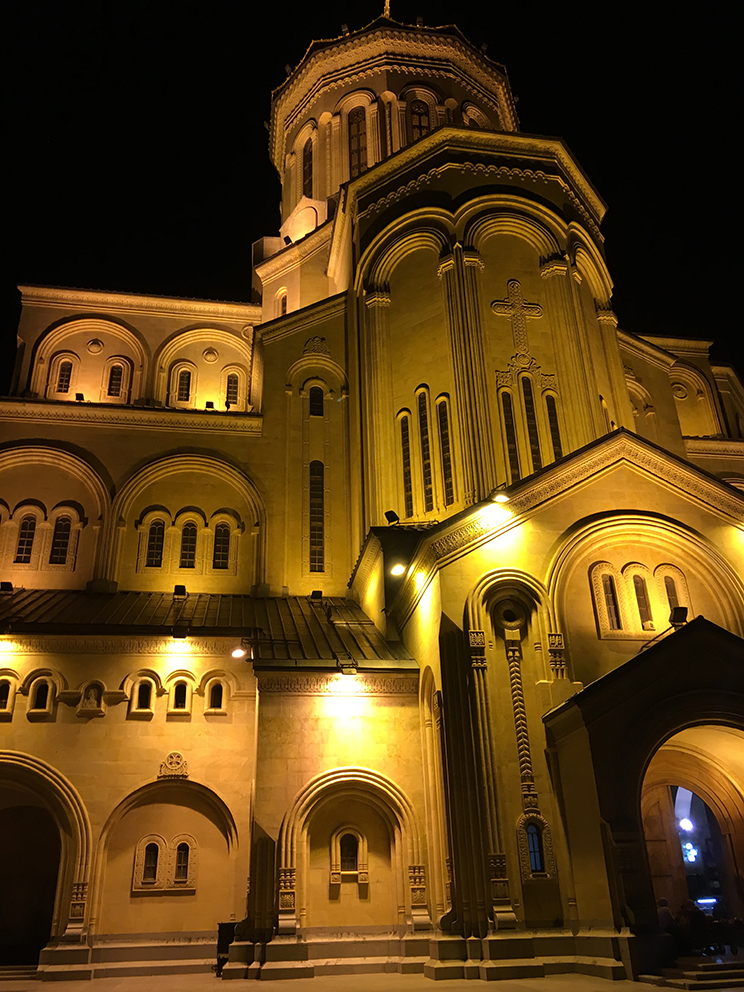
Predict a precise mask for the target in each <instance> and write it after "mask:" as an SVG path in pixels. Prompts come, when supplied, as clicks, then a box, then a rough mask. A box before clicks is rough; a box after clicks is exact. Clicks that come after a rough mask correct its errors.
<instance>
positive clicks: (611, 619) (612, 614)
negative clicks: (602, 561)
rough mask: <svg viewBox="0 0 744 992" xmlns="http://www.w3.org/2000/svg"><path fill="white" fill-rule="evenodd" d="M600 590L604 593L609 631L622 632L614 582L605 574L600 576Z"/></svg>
mask: <svg viewBox="0 0 744 992" xmlns="http://www.w3.org/2000/svg"><path fill="white" fill-rule="evenodd" d="M602 589H603V591H604V598H605V607H606V608H607V622H608V623H609V625H610V630H622V624H621V623H620V609H619V607H618V604H617V590H616V589H615V580H614V578H613V577H612V576H611V575H609V574H607V573H605V574H604V575H603V576H602Z"/></svg>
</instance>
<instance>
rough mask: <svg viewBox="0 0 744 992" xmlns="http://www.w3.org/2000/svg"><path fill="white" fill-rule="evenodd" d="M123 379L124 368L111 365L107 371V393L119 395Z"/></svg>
mask: <svg viewBox="0 0 744 992" xmlns="http://www.w3.org/2000/svg"><path fill="white" fill-rule="evenodd" d="M123 380H124V369H123V368H122V367H121V365H112V366H111V371H110V372H109V380H108V395H109V396H121V385H122V382H123Z"/></svg>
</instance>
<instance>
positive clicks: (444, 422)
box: [437, 400, 455, 506]
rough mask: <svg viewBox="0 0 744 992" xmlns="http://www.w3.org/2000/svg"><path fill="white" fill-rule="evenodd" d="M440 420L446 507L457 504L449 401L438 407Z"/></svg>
mask: <svg viewBox="0 0 744 992" xmlns="http://www.w3.org/2000/svg"><path fill="white" fill-rule="evenodd" d="M437 418H438V420H439V446H440V449H441V452H442V482H443V483H444V505H445V506H451V505H452V503H454V502H455V485H454V481H453V479H452V452H451V449H450V432H449V411H448V410H447V401H446V400H443V401H442V402H441V403H439V405H438V406H437Z"/></svg>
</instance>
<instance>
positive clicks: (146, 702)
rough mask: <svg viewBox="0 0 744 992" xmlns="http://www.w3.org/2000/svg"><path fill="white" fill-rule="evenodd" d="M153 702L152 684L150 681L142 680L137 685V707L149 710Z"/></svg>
mask: <svg viewBox="0 0 744 992" xmlns="http://www.w3.org/2000/svg"><path fill="white" fill-rule="evenodd" d="M151 702H152V686H151V685H150V683H149V682H140V684H139V685H138V686H137V709H138V710H149V709H150V704H151Z"/></svg>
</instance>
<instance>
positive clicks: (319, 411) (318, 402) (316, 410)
mask: <svg viewBox="0 0 744 992" xmlns="http://www.w3.org/2000/svg"><path fill="white" fill-rule="evenodd" d="M324 399H325V397H324V396H323V390H322V389H321V387H320V386H311V387H310V416H311V417H322V416H323V403H324Z"/></svg>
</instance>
